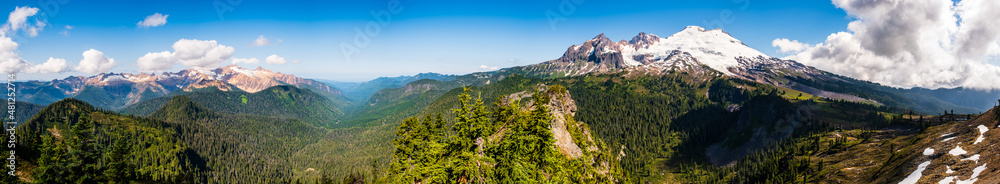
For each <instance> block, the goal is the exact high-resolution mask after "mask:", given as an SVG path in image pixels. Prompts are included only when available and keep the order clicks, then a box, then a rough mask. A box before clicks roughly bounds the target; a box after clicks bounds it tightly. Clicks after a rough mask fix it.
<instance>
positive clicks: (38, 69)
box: [25, 57, 69, 73]
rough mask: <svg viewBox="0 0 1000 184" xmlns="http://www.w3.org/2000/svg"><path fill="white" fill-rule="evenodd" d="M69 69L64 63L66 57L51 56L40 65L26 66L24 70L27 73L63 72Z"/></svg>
mask: <svg viewBox="0 0 1000 184" xmlns="http://www.w3.org/2000/svg"><path fill="white" fill-rule="evenodd" d="M67 70H69V65H68V64H66V59H62V58H52V57H49V60H48V61H46V62H45V63H42V64H40V65H35V66H32V67H28V69H26V71H25V72H27V73H63V72H66V71H67Z"/></svg>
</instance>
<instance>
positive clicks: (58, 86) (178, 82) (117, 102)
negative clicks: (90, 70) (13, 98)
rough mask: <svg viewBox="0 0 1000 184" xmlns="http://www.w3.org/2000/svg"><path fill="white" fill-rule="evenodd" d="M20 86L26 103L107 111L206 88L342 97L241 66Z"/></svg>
mask: <svg viewBox="0 0 1000 184" xmlns="http://www.w3.org/2000/svg"><path fill="white" fill-rule="evenodd" d="M16 84H19V85H18V86H19V88H20V93H19V95H20V98H21V100H22V101H24V102H29V103H33V104H40V105H46V104H50V103H53V102H55V101H58V100H61V99H64V98H77V99H80V100H83V101H85V102H87V103H90V104H92V105H94V106H96V107H99V108H104V109H121V108H123V107H125V106H128V105H132V104H136V103H139V102H142V101H145V100H148V99H152V98H156V97H160V96H164V95H167V94H170V93H179V92H190V91H195V90H199V89H204V88H217V89H219V90H222V91H245V92H250V93H253V92H257V91H260V90H263V89H266V88H269V87H273V86H278V85H292V86H295V87H299V88H306V89H312V90H316V91H317V92H326V93H332V94H337V95H339V94H341V92H340V91H339V90H337V89H336V88H333V87H330V86H328V85H326V84H324V83H321V82H318V81H315V80H312V79H304V78H300V77H296V76H294V75H290V74H283V73H280V72H272V71H270V70H266V69H264V68H261V67H258V68H257V69H254V70H248V69H245V68H241V67H239V66H237V65H229V66H223V67H220V68H216V69H210V70H209V69H185V70H181V71H179V72H174V73H171V72H164V73H161V74H147V73H139V74H131V73H101V74H97V75H94V76H90V77H83V76H71V77H67V78H65V79H56V80H52V81H27V82H17V83H16Z"/></svg>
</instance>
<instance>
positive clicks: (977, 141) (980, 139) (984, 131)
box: [972, 125, 990, 144]
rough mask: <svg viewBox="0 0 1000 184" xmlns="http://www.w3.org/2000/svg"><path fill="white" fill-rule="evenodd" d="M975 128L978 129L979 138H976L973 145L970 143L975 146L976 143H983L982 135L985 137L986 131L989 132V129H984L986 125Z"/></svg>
mask: <svg viewBox="0 0 1000 184" xmlns="http://www.w3.org/2000/svg"><path fill="white" fill-rule="evenodd" d="M976 128H979V137H978V138H976V142H974V143H972V144H977V143H979V142H983V139H985V138H984V137H983V135H985V134H986V131H988V130H990V128H986V125H979V126H978V127H976Z"/></svg>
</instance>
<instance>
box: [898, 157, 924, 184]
mask: <svg viewBox="0 0 1000 184" xmlns="http://www.w3.org/2000/svg"><path fill="white" fill-rule="evenodd" d="M928 165H931V161H926V162H924V163H920V165H918V166H917V170H916V171H913V173H910V175H909V176H906V179H903V181H900V182H899V183H900V184H904V183H906V184H915V183H917V181H919V180H920V177H921V176H923V174H922V172H924V169H927V166H928Z"/></svg>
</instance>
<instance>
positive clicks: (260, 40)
mask: <svg viewBox="0 0 1000 184" xmlns="http://www.w3.org/2000/svg"><path fill="white" fill-rule="evenodd" d="M278 43H281V39H278V41H277V42H274V43H271V39H268V38H267V37H264V35H260V36H258V37H257V39H256V40H253V43H252V44H250V46H251V47H262V46H274V45H278Z"/></svg>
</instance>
